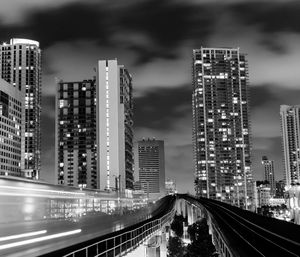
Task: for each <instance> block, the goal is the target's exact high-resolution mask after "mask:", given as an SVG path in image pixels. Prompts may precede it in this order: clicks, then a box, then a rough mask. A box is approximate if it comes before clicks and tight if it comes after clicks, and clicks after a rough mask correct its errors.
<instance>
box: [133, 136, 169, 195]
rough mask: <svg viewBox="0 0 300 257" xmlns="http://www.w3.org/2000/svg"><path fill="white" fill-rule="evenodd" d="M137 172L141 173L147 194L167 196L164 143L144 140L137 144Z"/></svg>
mask: <svg viewBox="0 0 300 257" xmlns="http://www.w3.org/2000/svg"><path fill="white" fill-rule="evenodd" d="M137 149H138V151H137V153H138V156H136V158H135V167H136V168H135V171H136V172H138V173H139V181H140V182H141V184H142V189H143V190H144V192H145V193H147V194H161V195H163V194H165V151H164V141H163V140H156V139H147V140H145V139H143V140H141V141H138V142H137Z"/></svg>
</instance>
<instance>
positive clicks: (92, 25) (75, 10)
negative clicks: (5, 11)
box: [0, 0, 214, 62]
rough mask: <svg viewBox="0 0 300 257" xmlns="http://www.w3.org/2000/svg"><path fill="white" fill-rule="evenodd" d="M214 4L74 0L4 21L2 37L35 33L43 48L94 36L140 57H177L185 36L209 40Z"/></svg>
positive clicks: (24, 35)
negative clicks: (14, 21)
mask: <svg viewBox="0 0 300 257" xmlns="http://www.w3.org/2000/svg"><path fill="white" fill-rule="evenodd" d="M210 10H211V8H209V7H208V6H207V5H199V6H198V5H197V6H195V5H192V4H190V3H180V2H177V1H173V0H165V1H160V0H146V1H126V4H123V5H122V4H115V3H111V2H110V1H102V2H100V3H92V2H90V1H89V2H85V3H82V2H81V3H79V2H76V3H69V4H66V5H63V6H60V7H55V8H50V9H47V10H45V9H36V10H32V11H31V12H30V13H27V16H26V17H27V18H26V19H25V21H24V22H22V23H20V24H13V25H5V26H4V25H1V23H0V29H1V37H0V40H4V41H5V40H7V39H8V38H10V37H11V35H13V36H14V37H27V38H33V39H36V40H39V41H40V42H41V45H42V48H43V49H46V48H47V47H49V46H52V45H54V44H56V43H59V42H72V41H77V40H85V41H86V40H91V41H95V42H96V43H97V44H98V45H101V46H110V47H113V46H118V47H127V48H128V49H131V50H133V51H135V52H136V53H137V54H138V60H137V61H138V62H147V61H149V60H151V59H152V58H157V57H158V58H175V57H177V55H178V54H177V52H176V50H177V48H178V47H180V46H181V45H182V43H184V42H185V41H186V40H193V42H196V43H198V42H199V43H200V42H201V44H205V42H206V41H207V38H208V36H209V35H210V34H211V33H212V32H213V26H214V18H213V14H212V12H211V11H210ZM141 38H143V40H141ZM166 53H167V54H166Z"/></svg>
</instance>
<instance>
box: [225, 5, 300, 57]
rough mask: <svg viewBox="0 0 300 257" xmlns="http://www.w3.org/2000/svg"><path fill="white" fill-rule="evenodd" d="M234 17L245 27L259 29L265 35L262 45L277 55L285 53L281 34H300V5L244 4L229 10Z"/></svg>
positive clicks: (230, 7)
mask: <svg viewBox="0 0 300 257" xmlns="http://www.w3.org/2000/svg"><path fill="white" fill-rule="evenodd" d="M228 10H229V12H231V13H232V16H233V17H235V18H237V19H238V21H241V22H242V23H243V24H244V25H250V26H254V27H256V28H258V29H259V30H260V31H261V32H263V33H264V34H265V37H264V38H263V39H262V40H261V44H263V45H265V46H267V47H268V48H269V49H270V50H273V51H274V52H276V53H279V54H280V53H285V51H286V49H285V46H284V44H283V42H281V38H280V34H281V33H285V32H289V33H300V15H299V13H300V3H299V1H286V2H271V1H270V2H259V1H255V2H250V1H249V2H242V3H236V4H233V5H231V6H229V8H228Z"/></svg>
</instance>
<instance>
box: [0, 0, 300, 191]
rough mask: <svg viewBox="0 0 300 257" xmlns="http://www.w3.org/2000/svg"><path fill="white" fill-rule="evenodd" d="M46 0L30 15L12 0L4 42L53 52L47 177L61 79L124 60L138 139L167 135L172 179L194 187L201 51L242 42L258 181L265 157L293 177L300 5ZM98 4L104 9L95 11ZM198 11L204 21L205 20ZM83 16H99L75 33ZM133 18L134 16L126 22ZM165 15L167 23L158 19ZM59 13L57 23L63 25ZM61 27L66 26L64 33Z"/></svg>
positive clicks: (46, 61)
mask: <svg viewBox="0 0 300 257" xmlns="http://www.w3.org/2000/svg"><path fill="white" fill-rule="evenodd" d="M43 2H44V3H40V1H34V0H32V1H28V2H27V3H26V4H27V5H28V8H30V11H28V9H26V8H25V7H24V8H22V5H21V4H19V5H14V4H9V2H8V1H7V2H6V3H4V5H3V8H2V10H1V13H0V14H1V17H2V18H3V20H2V22H1V24H0V25H1V28H2V31H3V33H1V40H2V41H6V42H8V41H9V39H10V38H12V37H24V38H30V39H33V40H37V41H39V42H40V43H41V49H42V50H43V60H42V62H43V67H44V74H43V86H42V87H43V88H42V91H43V101H42V102H43V105H42V108H43V111H42V144H43V145H42V151H43V157H42V173H43V174H42V178H45V174H47V175H49V174H51V173H53V176H52V177H50V178H49V177H48V178H47V179H50V180H52V181H54V164H52V163H53V160H52V156H53V155H54V95H55V78H56V77H57V78H61V79H63V80H66V81H68V80H70V81H75V80H84V79H89V78H91V77H92V76H93V75H95V73H94V71H93V68H94V67H95V65H94V63H95V61H97V60H98V59H112V58H115V57H117V58H118V59H119V61H120V63H122V64H124V65H126V67H128V69H129V70H130V71H131V73H132V75H133V83H134V89H135V91H134V95H135V109H136V110H135V131H136V139H137V138H142V137H143V136H150V137H152V136H154V137H156V138H162V139H164V140H165V142H166V146H165V147H166V176H168V177H174V179H176V181H178V182H179V181H180V182H181V183H178V185H177V187H178V189H179V191H186V188H193V162H192V140H191V124H192V123H191V116H192V115H191V78H190V72H191V61H190V60H191V52H192V49H193V48H199V47H201V46H211V47H215V46H222V45H226V46H230V47H238V46H239V47H240V49H241V50H242V51H243V52H245V53H247V54H248V56H247V58H248V60H249V72H250V91H251V97H250V99H251V103H252V104H251V115H250V116H251V121H252V134H253V166H252V170H253V175H254V178H255V180H257V179H261V178H262V175H261V174H262V171H263V169H262V167H261V163H260V162H261V156H263V155H268V156H269V157H270V158H271V159H272V160H275V171H276V175H275V176H276V178H277V179H278V180H279V179H282V178H283V172H284V168H283V163H282V159H283V156H282V152H281V135H280V115H279V106H280V104H288V105H295V104H299V103H300V101H299V97H298V95H300V90H299V89H298V88H297V87H298V85H297V81H298V80H299V79H298V76H299V75H298V74H297V65H298V63H299V61H298V59H299V51H298V50H299V47H298V45H299V42H300V37H299V35H298V32H299V28H298V27H297V25H295V22H294V21H295V20H297V19H298V16H297V14H296V13H297V10H299V9H300V6H299V4H297V3H296V2H294V1H289V2H288V3H284V2H283V1H272V2H270V1H262V3H261V8H258V7H257V5H258V3H251V2H249V1H229V3H221V2H219V3H220V4H219V5H211V4H209V3H208V2H207V1H199V3H198V4H196V3H195V2H194V1H187V2H186V3H181V4H179V3H178V2H176V1H166V2H165V3H160V2H158V1H144V2H140V3H137V2H134V1H129V2H130V3H129V4H128V5H127V6H124V5H122V4H120V5H118V4H116V5H112V4H109V3H108V2H106V1H103V2H101V3H99V4H96V3H95V2H93V1H86V2H85V3H84V4H83V3H79V2H78V1H73V0H68V1H67V0H66V1H49V2H47V1H43ZM98 5H100V7H101V8H100V7H99V8H95V6H96V7H97V6H98ZM211 6H213V7H214V8H210V7H211ZM147 7H148V8H147ZM145 8H147V11H148V12H147V13H144V12H142V15H141V14H140V10H144V9H145ZM98 9H99V10H98ZM177 9H178V11H177ZM211 9H213V11H211ZM246 9H249V10H251V12H248V13H247V15H245V16H244V17H241V15H240V14H239V12H242V11H243V10H246ZM79 10H80V11H79ZM103 10H106V11H107V12H108V13H109V12H110V13H112V12H114V14H115V15H114V17H116V18H115V19H113V20H110V19H109V17H107V16H106V15H103V16H101V17H102V18H101V19H99V20H98V18H97V17H99V13H100V12H103ZM120 10H122V11H123V14H122V13H121V12H120ZM207 10H210V11H207ZM282 10H284V12H285V13H288V14H289V17H290V19H285V23H284V24H278V23H277V21H276V20H277V17H278V15H279V16H280V14H281V11H282ZM206 11H207V12H206ZM198 12H201V13H202V14H203V15H196V14H197V13H198ZM220 12H222V15H220V17H219V16H218V14H219V13H220ZM7 13H9V16H7ZM79 13H80V14H81V17H89V18H88V19H86V20H85V19H84V18H83V19H82V21H81V24H80V26H82V27H83V28H84V29H74V27H76V26H77V25H78V24H76V22H75V21H74V20H73V19H71V18H72V17H76V15H77V14H79ZM124 13H126V14H129V15H130V17H131V18H130V19H129V20H128V21H126V22H125V20H124V16H123V15H124ZM171 13H173V14H174V15H173V16H175V17H177V20H178V21H180V22H179V24H177V23H176V24H177V25H178V26H177V27H176V26H174V27H176V30H175V28H174V27H173V25H172V23H173V22H174V20H173V19H172V18H170V17H171V16H170V15H169V16H168V14H171ZM265 13H267V14H266V15H265ZM156 16H157V17H159V19H157V20H156V19H153V18H151V17H156ZM199 16H201V17H202V18H201V19H200V18H198V17H199ZM50 17H57V19H55V20H54V21H53V20H52V18H51V19H50ZM163 17H166V18H163ZM139 19H141V21H142V22H138V20H139ZM68 20H70V22H69V23H68V22H67V21H68ZM147 20H149V21H151V20H152V21H153V20H155V22H157V23H158V24H163V26H158V24H157V26H158V27H160V29H158V30H157V31H153V30H151V27H149V24H148V23H147ZM50 21H51V22H50ZM53 22H54V23H53ZM59 22H62V23H64V24H65V25H64V26H66V27H64V29H60V26H59V24H60V23H59ZM51 23H53V24H51ZM203 24H204V25H205V26H203ZM116 25H118V26H117V29H116ZM222 25H224V26H222ZM43 28H45V29H43ZM97 30H98V31H99V32H96V31H97ZM66 32H67V33H66ZM127 32H128V33H127ZM167 32H169V33H167ZM176 32H180V33H179V34H178V33H176ZM175 35H176V36H175ZM74 53H75V54H74ZM286 65H289V69H286ZM154 99H155V100H154ZM154 106H155V107H157V108H154ZM45 135H47V137H46V136H45Z"/></svg>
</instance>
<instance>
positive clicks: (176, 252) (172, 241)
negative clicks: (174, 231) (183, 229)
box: [168, 236, 184, 257]
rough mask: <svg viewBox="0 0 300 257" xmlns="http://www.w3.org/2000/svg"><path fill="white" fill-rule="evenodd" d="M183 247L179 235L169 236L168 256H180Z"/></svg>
mask: <svg viewBox="0 0 300 257" xmlns="http://www.w3.org/2000/svg"><path fill="white" fill-rule="evenodd" d="M183 254H184V247H183V243H182V240H181V239H180V238H179V237H177V236H176V237H170V238H169V244H168V257H182V256H183Z"/></svg>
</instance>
